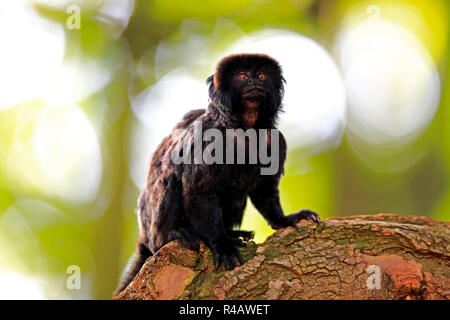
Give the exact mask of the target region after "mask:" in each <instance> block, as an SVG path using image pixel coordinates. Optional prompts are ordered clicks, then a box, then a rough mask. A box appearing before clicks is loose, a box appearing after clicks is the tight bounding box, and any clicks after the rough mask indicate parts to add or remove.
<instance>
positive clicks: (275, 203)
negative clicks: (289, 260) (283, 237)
mask: <svg viewBox="0 0 450 320" xmlns="http://www.w3.org/2000/svg"><path fill="white" fill-rule="evenodd" d="M279 138H280V139H279V143H280V145H279V147H280V148H279V170H278V172H277V173H276V174H275V175H266V176H261V180H260V182H259V183H258V185H257V186H256V188H255V189H253V190H252V191H251V192H250V193H249V196H250V199H251V200H252V203H253V204H254V205H255V207H256V209H258V211H259V212H260V213H261V214H262V216H263V217H264V218H265V219H266V220H267V222H268V223H269V224H270V225H271V227H272V228H274V229H279V228H283V227H287V226H295V225H296V224H297V222H298V221H300V220H302V219H311V220H313V221H315V222H321V220H320V218H319V216H318V215H317V214H316V213H314V212H313V211H311V210H300V211H298V212H296V213H292V214H290V215H287V216H285V215H284V213H283V209H282V208H281V204H280V196H279V188H278V185H279V183H280V178H281V175H282V174H283V173H284V162H285V160H286V140H285V139H284V137H283V135H282V134H281V132H280V134H279Z"/></svg>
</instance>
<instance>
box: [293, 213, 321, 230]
mask: <svg viewBox="0 0 450 320" xmlns="http://www.w3.org/2000/svg"><path fill="white" fill-rule="evenodd" d="M286 218H287V219H288V220H289V223H290V224H291V225H292V226H295V225H297V223H298V222H299V221H300V220H304V219H308V220H312V221H314V222H316V223H321V222H322V220H320V217H319V215H318V214H317V213H315V212H314V211H311V210H308V209H303V210H300V211H299V212H297V213H292V214H290V215H288V216H287V217H286Z"/></svg>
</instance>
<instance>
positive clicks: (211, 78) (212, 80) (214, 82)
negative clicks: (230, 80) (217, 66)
mask: <svg viewBox="0 0 450 320" xmlns="http://www.w3.org/2000/svg"><path fill="white" fill-rule="evenodd" d="M206 83H207V84H209V85H211V84H212V85H213V86H214V89H216V90H219V85H218V84H219V81H218V78H217V72H216V73H214V74H212V75H210V76H209V77H208V79H206Z"/></svg>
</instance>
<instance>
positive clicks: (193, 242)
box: [168, 226, 200, 252]
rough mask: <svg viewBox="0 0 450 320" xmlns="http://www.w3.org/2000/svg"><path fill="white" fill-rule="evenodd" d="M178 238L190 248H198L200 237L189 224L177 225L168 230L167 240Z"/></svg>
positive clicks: (197, 249) (195, 249)
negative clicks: (184, 225)
mask: <svg viewBox="0 0 450 320" xmlns="http://www.w3.org/2000/svg"><path fill="white" fill-rule="evenodd" d="M173 239H180V240H181V242H182V243H183V244H184V245H185V246H186V247H188V248H189V249H191V250H194V251H197V252H198V251H199V250H200V238H199V237H198V236H197V235H196V234H195V231H194V230H193V229H192V227H191V226H186V227H178V228H176V229H174V230H172V231H170V232H169V236H168V241H172V240H173Z"/></svg>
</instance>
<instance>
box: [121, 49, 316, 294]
mask: <svg viewBox="0 0 450 320" xmlns="http://www.w3.org/2000/svg"><path fill="white" fill-rule="evenodd" d="M240 71H248V72H249V75H250V78H251V79H253V80H254V81H253V83H255V86H256V85H258V86H261V87H262V88H264V91H265V94H264V95H262V96H258V95H256V96H254V95H250V97H248V98H245V99H244V98H243V97H244V96H245V95H244V93H243V91H242V90H245V89H246V88H248V87H249V86H250V82H249V81H245V82H243V81H240V80H233V77H235V75H236V73H237V72H240ZM261 71H262V72H265V74H266V75H267V79H265V80H264V81H262V80H261V81H259V80H258V78H257V77H256V75H257V74H258V72H261ZM207 83H208V84H209V96H210V104H209V106H208V108H207V109H206V110H195V111H191V112H189V113H188V114H186V115H185V116H184V118H183V120H182V121H181V122H180V123H179V124H178V125H177V126H176V127H175V129H186V132H187V133H186V134H184V135H180V134H177V133H176V131H175V130H174V131H173V133H172V134H171V135H169V136H168V137H166V138H165V139H164V140H163V141H162V143H161V144H160V145H159V147H158V148H157V150H156V151H155V153H154V154H153V157H152V160H151V164H150V169H149V174H148V177H147V185H146V187H145V188H144V190H142V192H141V195H140V196H139V200H138V209H137V214H138V220H139V229H140V237H139V242H138V245H137V246H138V249H137V252H136V257H135V262H134V264H133V265H132V267H131V268H130V272H129V273H128V275H127V276H126V277H125V278H124V279H123V281H122V283H121V285H120V286H119V289H118V290H117V292H120V291H122V290H123V289H124V288H125V287H126V286H127V285H128V284H129V282H131V280H132V279H133V277H134V276H135V275H136V273H137V272H138V271H139V269H140V268H141V266H142V265H143V263H144V262H145V260H146V259H147V258H148V257H149V256H150V255H152V253H155V252H156V251H157V250H158V249H159V248H161V247H162V246H163V245H164V244H166V243H168V242H169V241H171V240H173V239H176V238H178V239H180V240H181V241H182V242H183V243H184V244H185V245H187V246H188V247H189V248H191V249H194V250H198V249H199V244H200V241H203V242H204V243H205V244H206V245H207V246H209V247H210V248H211V250H212V252H213V256H214V262H215V264H216V266H220V264H223V265H224V266H225V267H226V268H228V269H232V268H234V267H235V266H236V264H237V262H239V263H242V262H243V259H242V257H241V255H240V253H239V250H238V249H237V248H236V247H237V246H240V245H242V240H241V238H244V239H249V238H251V237H252V236H253V235H252V233H251V232H248V231H237V230H233V228H234V227H236V226H240V224H241V221H242V216H243V213H244V209H245V206H246V201H247V197H248V196H249V197H250V199H251V201H252V202H253V204H254V205H255V207H256V208H257V209H258V210H259V212H260V213H261V214H262V215H263V216H264V218H265V219H266V220H267V221H268V223H269V224H270V225H271V226H272V227H273V228H274V229H278V228H282V227H286V226H292V225H295V224H296V223H297V222H298V221H299V220H301V219H306V218H308V219H313V220H315V221H317V222H318V221H320V219H319V218H318V216H317V215H316V214H315V213H313V212H311V211H309V210H301V211H299V212H297V213H294V214H291V215H288V216H285V215H284V213H283V210H282V208H281V206H280V201H279V192H278V184H279V181H280V177H281V175H282V173H283V171H284V162H285V158H286V143H285V140H284V138H283V136H282V135H281V133H280V140H281V141H280V156H279V160H280V164H279V171H278V173H277V174H275V175H272V176H265V175H261V174H260V168H261V165H260V164H239V165H238V164H234V165H227V164H213V165H207V164H180V165H176V164H174V163H173V162H172V161H171V158H170V155H171V152H172V150H173V149H174V148H177V147H179V146H180V144H182V143H183V141H185V140H186V139H192V137H193V122H194V121H195V120H197V121H201V123H202V127H203V130H206V129H209V128H216V129H219V130H221V131H222V132H223V133H224V132H225V129H230V128H246V127H248V123H245V121H244V120H243V119H244V116H243V115H244V114H245V112H246V106H247V104H246V103H247V100H248V101H254V100H257V101H258V103H259V107H258V116H257V120H256V122H252V127H253V128H255V129H271V128H275V125H276V119H277V115H278V113H279V112H280V110H281V100H282V97H283V85H284V78H283V76H282V73H281V67H280V65H279V64H278V62H277V61H275V60H274V59H272V58H270V57H269V56H266V55H263V54H241V55H233V56H229V57H226V58H224V59H223V60H222V61H220V63H219V64H218V66H217V70H216V73H215V74H214V75H212V76H211V77H209V78H208V80H207ZM267 143H270V142H267ZM224 154H225V153H224Z"/></svg>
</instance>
